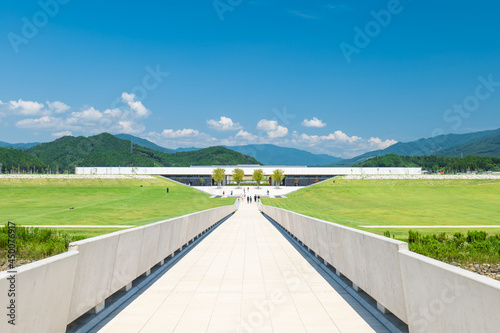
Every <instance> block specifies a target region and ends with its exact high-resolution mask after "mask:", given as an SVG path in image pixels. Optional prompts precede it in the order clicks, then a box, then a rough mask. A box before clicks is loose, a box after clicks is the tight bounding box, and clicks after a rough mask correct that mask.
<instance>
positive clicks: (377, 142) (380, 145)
mask: <svg viewBox="0 0 500 333" xmlns="http://www.w3.org/2000/svg"><path fill="white" fill-rule="evenodd" d="M368 142H369V143H370V144H371V145H372V146H373V147H377V149H385V148H387V147H390V146H392V145H393V144H396V143H398V142H397V141H396V140H392V139H387V140H385V141H382V139H380V138H373V137H372V138H370V140H368Z"/></svg>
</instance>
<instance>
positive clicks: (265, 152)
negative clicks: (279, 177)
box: [224, 144, 342, 166]
mask: <svg viewBox="0 0 500 333" xmlns="http://www.w3.org/2000/svg"><path fill="white" fill-rule="evenodd" d="M224 147H226V148H229V149H232V150H234V151H237V152H240V153H243V154H246V155H250V156H253V157H254V158H255V159H257V160H259V161H260V162H262V163H264V164H266V165H310V166H313V165H325V164H331V163H337V162H339V161H341V160H342V159H341V158H339V157H334V156H330V155H326V154H313V153H310V152H308V151H305V150H300V149H296V148H287V147H279V146H275V145H271V144H253V145H244V146H224Z"/></svg>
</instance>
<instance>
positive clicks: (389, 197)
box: [262, 179, 500, 238]
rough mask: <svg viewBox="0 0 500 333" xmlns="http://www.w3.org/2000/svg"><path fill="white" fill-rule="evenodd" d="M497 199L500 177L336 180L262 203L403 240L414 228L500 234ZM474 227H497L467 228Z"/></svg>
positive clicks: (499, 210) (499, 213) (450, 232)
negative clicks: (387, 233)
mask: <svg viewBox="0 0 500 333" xmlns="http://www.w3.org/2000/svg"><path fill="white" fill-rule="evenodd" d="M499 198H500V180H367V179H365V180H347V179H337V181H336V182H335V183H333V182H331V181H328V182H323V183H320V184H318V185H315V186H311V187H308V188H305V189H303V190H300V191H297V192H293V193H291V194H289V195H287V198H286V199H284V198H282V199H263V200H262V202H263V203H264V204H266V205H271V206H276V207H280V208H284V209H288V210H292V211H295V212H298V213H301V214H304V215H309V216H313V217H316V218H320V219H323V220H327V221H332V222H335V223H339V224H343V225H346V226H350V227H354V228H358V229H361V230H365V231H370V232H375V233H378V234H383V233H384V231H386V230H389V231H390V233H391V236H392V235H394V236H395V237H396V238H406V237H407V236H408V230H409V229H412V226H447V225H448V226H464V227H460V228H439V227H436V228H421V229H420V228H419V229H415V228H413V230H418V232H419V233H421V234H430V233H441V232H446V233H447V234H453V233H455V232H462V233H466V232H467V230H484V231H486V232H487V233H488V234H496V233H500V204H499V202H498V200H499ZM476 225H496V226H499V227H498V228H477V227H469V226H476ZM366 226H389V227H382V228H366ZM394 226H405V228H395V227H394Z"/></svg>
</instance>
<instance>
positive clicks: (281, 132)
mask: <svg viewBox="0 0 500 333" xmlns="http://www.w3.org/2000/svg"><path fill="white" fill-rule="evenodd" d="M257 129H258V130H262V131H266V132H267V136H268V137H269V138H271V139H275V138H282V137H284V136H286V135H287V134H288V128H286V127H284V126H281V125H278V121H276V120H267V119H262V120H260V121H259V122H258V123H257Z"/></svg>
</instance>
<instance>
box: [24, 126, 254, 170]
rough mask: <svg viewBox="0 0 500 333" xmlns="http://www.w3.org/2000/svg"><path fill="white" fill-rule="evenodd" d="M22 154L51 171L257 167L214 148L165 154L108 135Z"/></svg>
mask: <svg viewBox="0 0 500 333" xmlns="http://www.w3.org/2000/svg"><path fill="white" fill-rule="evenodd" d="M26 153H28V154H31V155H33V156H36V157H38V158H39V159H40V160H41V161H43V162H44V163H46V164H48V165H50V166H52V167H53V169H55V168H56V167H58V168H59V170H69V171H70V172H71V171H72V169H74V167H75V166H101V167H107V166H120V165H121V166H137V167H139V166H143V167H148V166H149V167H156V166H158V167H159V166H169V167H170V166H172V167H174V166H179V167H180V166H191V165H227V164H260V163H259V162H258V161H257V160H255V159H254V158H253V157H250V156H245V155H243V154H241V153H238V152H235V151H233V150H230V149H227V148H224V147H220V146H218V147H217V146H216V147H210V148H204V149H200V150H196V151H192V152H179V153H172V154H167V153H163V152H160V151H157V150H154V149H150V148H147V147H143V146H140V145H137V144H133V143H131V142H130V141H128V140H123V139H119V138H117V137H115V136H113V135H111V134H109V133H101V134H99V135H94V136H90V137H83V136H80V137H72V136H65V137H62V138H59V139H57V140H55V141H52V142H48V143H42V144H40V145H37V146H34V147H32V148H30V149H28V150H26Z"/></svg>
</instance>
